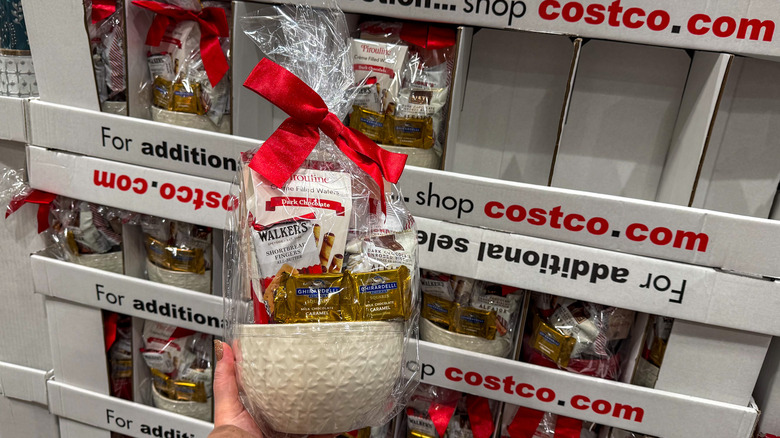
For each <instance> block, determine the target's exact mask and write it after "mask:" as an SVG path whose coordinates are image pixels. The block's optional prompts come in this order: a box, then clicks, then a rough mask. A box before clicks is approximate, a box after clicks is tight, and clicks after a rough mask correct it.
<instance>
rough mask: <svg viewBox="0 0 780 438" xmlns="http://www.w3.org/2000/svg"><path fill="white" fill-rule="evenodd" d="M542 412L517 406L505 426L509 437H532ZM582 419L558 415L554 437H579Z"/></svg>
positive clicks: (542, 414) (542, 415) (540, 420)
mask: <svg viewBox="0 0 780 438" xmlns="http://www.w3.org/2000/svg"><path fill="white" fill-rule="evenodd" d="M543 417H544V412H542V411H539V410H536V409H531V408H527V407H525V406H519V407H518V408H517V413H516V414H515V416H514V418H512V421H511V422H510V423H509V426H508V427H507V432H508V433H509V436H510V438H533V436H534V434H535V433H536V429H537V428H539V424H540V423H541V422H542V419H543ZM581 431H582V420H577V419H576V418H569V417H564V416H562V415H559V416H558V417H557V418H556V419H555V435H554V436H555V438H580V432H581Z"/></svg>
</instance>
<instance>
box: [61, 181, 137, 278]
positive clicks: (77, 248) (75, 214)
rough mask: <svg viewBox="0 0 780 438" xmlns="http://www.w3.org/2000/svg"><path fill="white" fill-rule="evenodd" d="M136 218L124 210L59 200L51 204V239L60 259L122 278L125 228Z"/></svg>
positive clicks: (89, 203)
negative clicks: (119, 275) (123, 234)
mask: <svg viewBox="0 0 780 438" xmlns="http://www.w3.org/2000/svg"><path fill="white" fill-rule="evenodd" d="M133 218H134V214H132V213H129V212H126V211H124V210H120V209H117V208H111V207H106V206H102V205H97V204H93V203H91V202H85V201H79V200H76V199H71V198H67V197H64V196H57V197H56V198H54V200H53V202H52V204H51V237H52V239H53V240H54V242H56V244H57V247H58V248H59V251H58V254H59V255H61V257H59V258H62V259H64V260H67V261H69V262H73V263H78V264H80V265H84V266H89V267H91V268H95V269H101V270H104V271H109V272H114V273H117V274H122V273H124V262H123V255H122V254H123V252H122V224H123V223H128V222H130V221H133V220H134V219H133Z"/></svg>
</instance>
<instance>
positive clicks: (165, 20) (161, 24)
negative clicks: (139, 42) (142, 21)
mask: <svg viewBox="0 0 780 438" xmlns="http://www.w3.org/2000/svg"><path fill="white" fill-rule="evenodd" d="M172 24H173V20H171V19H170V18H169V17H166V16H165V15H160V14H157V15H155V16H154V20H153V21H152V26H151V27H149V32H147V33H146V45H147V46H151V47H157V46H159V45H160V43H162V39H163V36H165V31H167V30H168V26H170V25H172Z"/></svg>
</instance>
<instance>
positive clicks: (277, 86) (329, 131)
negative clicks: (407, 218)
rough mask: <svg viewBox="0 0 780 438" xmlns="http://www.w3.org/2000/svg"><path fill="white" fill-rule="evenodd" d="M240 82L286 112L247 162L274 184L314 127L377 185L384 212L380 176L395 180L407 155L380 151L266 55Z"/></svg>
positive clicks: (299, 156) (303, 151)
mask: <svg viewBox="0 0 780 438" xmlns="http://www.w3.org/2000/svg"><path fill="white" fill-rule="evenodd" d="M244 86H245V87H247V88H248V89H250V90H252V91H254V92H255V93H257V94H259V95H261V96H263V97H264V98H266V99H268V101H270V102H271V103H273V104H274V105H276V106H277V107H279V108H280V109H281V110H282V111H284V112H285V113H287V115H289V116H290V117H289V118H288V119H287V120H285V121H284V122H283V123H282V124H281V126H279V128H278V129H277V130H276V131H275V132H274V133H273V134H271V137H270V138H268V140H266V141H265V142H264V143H263V145H262V146H261V147H260V150H259V151H258V152H257V153H256V154H255V156H254V157H253V158H252V161H250V163H249V167H250V168H251V169H252V170H254V171H255V172H257V173H259V174H260V175H262V176H263V177H264V178H265V179H267V180H268V181H270V182H271V183H272V184H273V185H275V186H277V187H282V186H284V184H285V183H286V182H287V181H288V180H289V179H290V177H291V176H292V175H293V173H294V172H295V171H296V170H298V169H299V168H300V167H301V165H303V162H304V161H305V160H306V157H308V156H309V154H310V153H311V151H312V150H313V149H314V146H316V145H317V143H318V142H319V140H320V130H322V132H323V133H325V135H327V136H328V137H330V138H331V139H332V140H333V142H334V143H336V146H338V148H339V150H341V152H343V153H344V155H346V156H347V157H348V158H349V159H350V160H352V161H353V162H354V163H355V164H357V165H358V166H360V168H361V169H363V170H364V171H365V172H366V173H367V174H368V175H369V176H370V177H371V178H372V179H373V180H374V181H376V183H377V185H378V186H379V193H380V202H381V205H382V212H385V197H384V180H383V177H384V179H386V180H388V181H390V182H391V183H396V182H398V179H399V178H400V177H401V173H402V172H403V170H404V165H405V164H406V158H407V156H406V155H404V154H397V153H393V152H389V151H386V150H384V149H382V148H380V147H379V146H377V144H376V143H374V142H373V141H372V140H371V139H369V138H368V137H366V136H365V135H363V134H362V133H361V132H358V131H356V130H354V129H352V128H348V127H346V126H344V124H343V123H341V120H339V118H338V116H336V115H335V114H333V113H331V112H330V111H328V107H327V105H325V102H324V101H323V100H322V98H321V97H320V95H319V94H317V92H316V91H314V90H312V89H311V88H310V87H309V86H308V85H306V84H305V83H304V82H303V81H302V80H301V79H300V78H298V77H297V76H295V75H294V74H292V73H290V72H289V71H288V70H287V69H285V68H284V67H282V66H280V65H279V64H276V63H275V62H273V61H271V60H270V59H263V60H261V61H260V62H259V63H258V64H257V66H256V67H255V69H254V70H253V71H252V73H251V74H250V75H249V77H248V78H247V79H246V82H244Z"/></svg>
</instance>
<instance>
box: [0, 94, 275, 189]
mask: <svg viewBox="0 0 780 438" xmlns="http://www.w3.org/2000/svg"><path fill="white" fill-rule="evenodd" d="M0 102H1V101H0ZM29 124H30V126H31V127H32V129H31V132H30V139H29V141H28V143H29V144H31V145H35V146H44V147H50V148H54V149H59V150H63V151H69V152H75V153H78V154H84V155H89V156H93V157H96V158H105V159H109V160H115V161H121V162H124V163H131V164H137V165H139V166H144V167H151V168H155V169H161V170H169V171H174V172H181V173H184V174H187V175H193V176H199V177H203V178H211V179H216V180H220V181H228V182H229V181H233V178H234V177H235V175H236V168H237V167H238V164H239V163H238V160H239V159H240V156H241V153H242V152H245V151H248V150H250V149H253V148H256V147H257V146H258V145H259V144H260V143H261V142H260V141H259V140H253V139H249V138H244V137H236V136H233V135H227V134H219V133H214V132H208V131H203V130H198V129H194V128H186V127H181V126H174V125H168V124H164V123H159V122H153V121H151V120H143V119H137V118H133V117H125V116H119V115H114V114H107V113H101V112H99V111H90V110H86V109H81V108H76V107H71V106H65V105H58V104H54V103H48V102H43V101H40V100H37V101H32V102H30V108H29Z"/></svg>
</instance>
